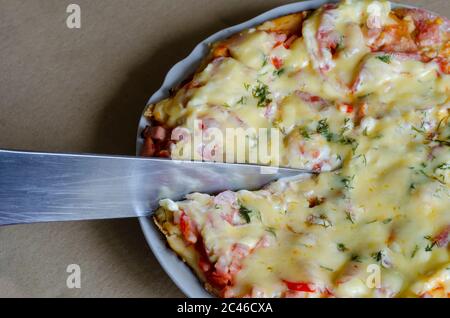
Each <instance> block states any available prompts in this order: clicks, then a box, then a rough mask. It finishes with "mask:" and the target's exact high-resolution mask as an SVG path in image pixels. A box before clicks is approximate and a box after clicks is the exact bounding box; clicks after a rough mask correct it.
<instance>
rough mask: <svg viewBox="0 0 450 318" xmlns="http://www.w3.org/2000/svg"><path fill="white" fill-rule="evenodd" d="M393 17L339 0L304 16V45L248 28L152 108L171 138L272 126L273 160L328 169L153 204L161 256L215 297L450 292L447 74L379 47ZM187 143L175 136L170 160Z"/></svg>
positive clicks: (366, 4) (381, 5) (443, 39)
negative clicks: (179, 261)
mask: <svg viewBox="0 0 450 318" xmlns="http://www.w3.org/2000/svg"><path fill="white" fill-rule="evenodd" d="M398 21H399V19H398V18H394V17H393V15H392V12H391V9H390V4H389V2H385V1H344V2H342V3H340V4H339V5H338V6H336V7H335V6H327V7H324V8H321V9H319V10H316V11H315V12H314V13H312V14H310V15H309V16H308V17H307V18H306V20H305V21H304V22H303V29H302V36H299V37H292V36H290V35H289V34H288V35H287V36H285V38H282V39H281V40H280V34H279V33H276V32H269V31H267V30H263V29H262V28H256V29H251V30H247V31H244V32H242V33H241V34H239V35H237V36H235V37H233V38H231V39H229V40H227V41H226V43H227V49H228V52H229V54H228V55H227V56H223V57H220V58H216V59H214V60H213V61H211V62H210V63H209V64H208V65H206V67H204V68H203V70H201V71H200V72H199V73H197V74H196V75H195V76H194V78H193V80H192V81H191V83H190V84H189V85H186V86H184V87H183V88H181V89H180V90H178V92H177V93H176V94H175V95H174V96H173V97H171V98H169V99H167V100H164V101H162V102H160V103H157V104H156V105H151V106H150V108H149V111H148V114H150V115H151V116H152V118H156V119H157V120H158V121H159V122H164V123H165V124H166V125H167V126H169V127H172V128H175V127H176V128H175V129H179V128H185V129H187V130H190V131H192V130H193V128H194V127H193V125H194V123H195V120H198V119H202V120H203V122H204V123H205V124H206V125H207V126H209V127H215V128H219V129H221V130H223V131H224V130H225V129H226V128H238V127H240V128H255V129H257V128H276V129H279V131H280V132H281V134H280V142H281V145H282V147H281V149H280V151H281V158H282V160H281V161H282V162H281V165H283V166H293V167H303V168H309V169H316V170H317V171H323V172H322V173H321V174H320V175H318V176H316V177H312V178H309V179H301V180H290V181H285V180H280V181H278V182H275V183H273V184H272V185H270V186H268V187H267V188H266V189H263V190H260V191H254V192H250V191H246V190H242V191H239V192H237V193H233V192H229V191H227V192H224V193H221V194H219V195H217V196H210V195H206V194H191V195H189V196H187V200H186V201H182V202H177V203H175V202H172V201H170V200H163V201H162V202H161V208H160V209H159V210H158V212H157V214H156V221H157V223H158V224H159V226H160V227H161V229H162V230H163V232H165V233H166V235H167V238H168V242H169V244H170V246H171V247H172V248H173V249H174V250H175V251H176V252H177V253H178V254H179V255H180V256H181V257H182V258H183V259H184V260H186V261H187V262H188V264H189V265H190V266H191V267H192V268H193V269H194V270H195V271H196V272H197V274H198V275H199V277H201V278H202V279H203V280H204V281H206V282H207V284H208V286H209V289H210V290H212V291H213V292H214V293H216V294H218V295H220V296H224V297H244V296H253V297H329V296H336V297H399V296H436V297H447V296H448V295H449V293H450V259H449V250H448V245H447V243H448V234H449V231H450V211H449V207H450V188H449V178H450V152H449V148H448V147H449V143H450V139H449V138H450V124H449V103H448V98H449V84H450V76H449V75H447V74H446V73H444V72H443V71H442V68H441V67H442V65H441V64H440V61H441V60H440V59H439V58H442V56H440V57H439V58H435V59H428V60H427V61H424V60H423V59H420V58H418V57H417V55H418V54H419V53H420V54H422V53H423V51H424V50H425V49H423V48H421V49H419V48H418V49H417V52H414V53H413V54H411V53H410V52H408V53H403V52H402V53H399V52H388V53H387V52H385V51H383V49H379V50H374V49H373V47H372V46H371V45H372V43H374V41H375V39H374V38H373V36H371V34H373V33H377V32H378V33H377V34H378V35H379V34H380V32H381V31H380V30H381V29H383V27H384V26H386V25H389V26H391V25H392V24H394V25H395V23H399V22H398ZM436 21H437V20H436ZM445 21H446V20H445ZM275 22H276V21H275ZM275 22H274V24H276V23H275ZM412 28H413V29H414V24H413V25H412ZM385 29H386V28H385ZM383 30H384V29H383ZM447 31H448V30H446V31H445V32H441V34H440V42H439V45H437V46H436V45H435V46H434V47H433V50H435V51H436V52H437V53H436V54H437V55H438V54H439V52H445V50H444V48H445V47H448V42H447V40H448V32H447ZM411 32H414V30H412V31H411ZM416 32H417V30H416ZM286 38H290V43H289V45H280V41H281V42H283V41H286ZM401 41H403V40H398V42H399V43H400V42H401ZM420 50H422V51H420ZM430 50H431V49H430V48H426V52H427V54H429V52H430ZM437 55H436V56H437ZM445 57H448V56H445ZM261 89H262V90H263V91H264V94H265V96H264V98H261V95H258V94H257V92H258V90H261ZM191 147H192V145H191V144H190V142H189V140H187V139H179V140H177V142H175V143H174V144H173V145H172V149H171V150H172V158H177V155H176V154H179V153H182V152H183V149H184V150H188V149H191ZM226 151H234V149H227V150H226ZM338 166H342V168H341V169H340V170H338V171H337V172H326V171H327V170H330V169H331V168H334V167H338ZM378 274H379V277H378V276H377V275H378ZM374 275H375V276H374ZM378 278H379V279H378ZM372 279H373V281H374V282H375V283H374V284H372Z"/></svg>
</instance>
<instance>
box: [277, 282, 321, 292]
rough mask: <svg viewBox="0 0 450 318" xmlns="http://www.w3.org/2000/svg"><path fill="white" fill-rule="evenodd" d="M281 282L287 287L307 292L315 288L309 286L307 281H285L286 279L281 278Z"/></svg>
mask: <svg viewBox="0 0 450 318" xmlns="http://www.w3.org/2000/svg"><path fill="white" fill-rule="evenodd" d="M283 282H284V283H285V284H286V286H287V288H289V289H290V290H295V291H301V292H307V293H313V292H315V290H314V289H312V288H311V287H310V284H309V283H305V282H290V281H287V280H283Z"/></svg>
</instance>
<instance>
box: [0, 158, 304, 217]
mask: <svg viewBox="0 0 450 318" xmlns="http://www.w3.org/2000/svg"><path fill="white" fill-rule="evenodd" d="M267 168H268V167H264V166H258V165H250V164H230V163H214V162H201V161H177V160H170V159H158V158H141V157H134V156H133V157H131V156H107V155H91V154H64V153H44V152H25V151H14V150H0V225H9V224H22V223H36V222H51V221H73V220H92V219H112V218H127V217H139V216H148V215H151V213H152V211H154V210H155V209H156V208H157V207H158V202H159V200H161V199H164V198H170V199H172V200H180V199H183V197H184V196H185V195H186V194H189V193H193V192H202V193H210V194H215V193H219V192H221V191H224V190H240V189H248V190H252V189H258V188H260V187H262V186H264V185H266V184H267V183H270V182H271V181H274V180H277V179H279V178H283V177H293V176H297V175H299V174H304V173H308V174H309V173H312V172H310V171H307V170H299V169H291V168H277V169H276V170H275V171H270V172H271V173H267V171H266V170H265V169H267Z"/></svg>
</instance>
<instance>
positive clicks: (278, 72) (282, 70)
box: [273, 68, 286, 76]
mask: <svg viewBox="0 0 450 318" xmlns="http://www.w3.org/2000/svg"><path fill="white" fill-rule="evenodd" d="M285 71H286V70H285V69H284V68H280V69H279V70H275V71H273V75H274V76H281V75H283V74H284V72H285Z"/></svg>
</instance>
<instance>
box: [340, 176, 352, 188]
mask: <svg viewBox="0 0 450 318" xmlns="http://www.w3.org/2000/svg"><path fill="white" fill-rule="evenodd" d="M353 179H355V176H354V175H353V176H351V177H343V178H341V182H342V184H343V185H344V188H345V189H347V190H350V189H354V188H353V186H352V182H353Z"/></svg>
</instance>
